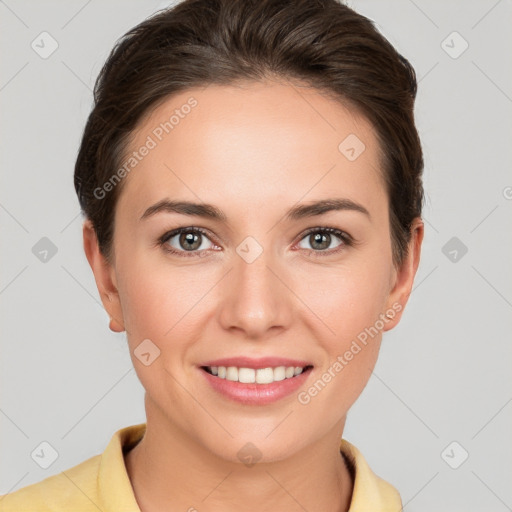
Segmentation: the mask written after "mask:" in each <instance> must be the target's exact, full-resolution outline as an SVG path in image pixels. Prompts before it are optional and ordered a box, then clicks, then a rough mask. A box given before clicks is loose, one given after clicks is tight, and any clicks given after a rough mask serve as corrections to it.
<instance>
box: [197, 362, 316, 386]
mask: <svg viewBox="0 0 512 512" xmlns="http://www.w3.org/2000/svg"><path fill="white" fill-rule="evenodd" d="M200 368H201V370H203V371H205V372H206V373H209V374H210V375H212V376H214V377H217V378H219V379H224V380H227V381H231V382H240V383H243V384H260V385H264V384H272V383H274V382H279V381H283V380H290V379H294V378H296V377H297V376H299V375H302V374H304V373H307V372H310V371H311V370H312V368H313V365H306V366H274V367H272V366H269V367H266V368H257V369H256V368H245V367H237V366H201V367H200Z"/></svg>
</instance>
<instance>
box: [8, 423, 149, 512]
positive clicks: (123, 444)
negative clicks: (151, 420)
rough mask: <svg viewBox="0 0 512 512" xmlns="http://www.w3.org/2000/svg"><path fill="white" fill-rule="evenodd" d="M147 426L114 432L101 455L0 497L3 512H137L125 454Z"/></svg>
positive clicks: (133, 426) (141, 424)
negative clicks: (101, 511) (102, 511)
mask: <svg viewBox="0 0 512 512" xmlns="http://www.w3.org/2000/svg"><path fill="white" fill-rule="evenodd" d="M145 428H146V424H145V423H140V424H138V425H131V426H128V427H124V428H122V429H120V430H118V431H117V432H115V433H114V435H113V436H112V438H111V439H110V442H109V443H108V445H107V447H106V449H105V450H104V452H103V453H101V454H99V455H94V456H93V457H90V458H89V459H87V460H85V461H83V462H82V463H80V464H78V465H76V466H73V467H72V468H69V469H66V470H65V471H62V472H61V473H58V474H57V475H53V476H50V477H48V478H46V479H44V480H42V481H40V482H37V483H35V484H31V485H27V486H26V487H23V488H21V489H18V490H17V491H14V492H12V493H8V494H5V495H0V510H1V511H2V512H25V511H27V512H28V511H34V512H35V511H37V512H70V511H72V512H98V510H105V511H110V510H112V511H114V510H116V511H117V510H119V511H121V510H122V511H123V512H140V510H139V508H138V506H137V502H136V500H135V496H134V494H133V489H132V487H131V483H130V480H129V477H128V474H127V471H126V466H125V462H124V453H125V452H126V451H127V450H130V449H131V448H132V447H133V446H134V445H135V444H136V443H137V442H139V441H140V439H141V438H142V437H143V436H144V433H145Z"/></svg>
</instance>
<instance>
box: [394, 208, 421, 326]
mask: <svg viewBox="0 0 512 512" xmlns="http://www.w3.org/2000/svg"><path fill="white" fill-rule="evenodd" d="M423 235H424V224H423V221H422V220H421V218H419V217H418V218H416V219H414V221H413V223H412V226H411V239H410V241H409V247H408V252H407V255H406V257H405V259H404V261H403V263H402V265H401V267H400V268H399V269H397V270H396V279H395V282H394V285H393V289H392V290H391V291H390V294H389V297H388V300H387V304H386V306H387V308H388V309H387V311H391V310H393V312H396V314H394V316H393V319H392V320H391V321H390V322H388V323H387V324H386V327H385V328H384V331H388V330H390V329H392V328H393V327H395V326H396V325H397V324H398V322H400V318H401V317H402V313H403V310H404V308H405V305H406V304H407V301H408V300H409V297H410V295H411V292H412V287H413V284H414V277H415V276H416V271H417V270H418V266H419V263H420V255H421V244H422V242H423Z"/></svg>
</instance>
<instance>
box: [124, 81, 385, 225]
mask: <svg viewBox="0 0 512 512" xmlns="http://www.w3.org/2000/svg"><path fill="white" fill-rule="evenodd" d="M129 160H130V161H131V164H133V165H132V166H130V165H126V163H127V162H128V161H129ZM123 164H124V165H125V168H126V170H127V172H126V173H125V177H124V178H123V179H124V180H125V183H124V184H123V192H122V194H121V196H120V199H119V203H118V207H117V210H121V209H123V210H126V211H127V212H129V214H130V215H133V216H138V217H140V215H142V213H143V211H144V210H145V208H147V207H148V206H149V205H150V204H153V203H155V202H157V201H158V200H161V199H163V198H166V197H168V198H175V197H179V198H181V199H190V200H194V201H197V200H198V199H199V200H203V201H205V202H209V203H217V204H219V205H225V207H226V209H227V208H228V205H229V204H232V205H233V206H235V207H236V206H240V207H244V209H247V208H248V207H255V208H261V207H267V208H268V206H269V205H270V204H272V202H275V201H278V202H281V203H284V204H293V203H296V202H297V201H299V200H300V199H301V198H303V199H304V200H314V199H317V198H321V197H324V196H333V194H335V195H336V194H337V195H342V196H345V197H348V198H350V199H353V200H357V201H359V202H365V203H367V204H368V205H370V207H371V204H372V203H374V204H375V205H378V201H379V200H380V201H381V202H382V201H384V203H385V201H386V198H385V197H383V195H384V184H383V180H382V178H381V171H380V163H379V147H378V143H377V139H376V137H375V134H374V131H373V127H372V126H371V124H370V123H369V122H368V121H367V120H366V119H365V118H364V117H363V116H361V115H359V114H358V113H357V112H356V111H355V110H354V109H351V108H348V107H347V106H346V105H344V104H342V103H341V102H339V101H336V100H334V99H332V98H330V97H327V96H326V95H323V94H322V93H320V92H319V91H317V90H316V89H311V88H307V87H299V86H297V85H291V84H285V83H246V84H243V85H230V86H219V85H209V86H207V87H205V88H193V89H189V90H186V91H182V92H180V93H178V94H176V95H173V96H172V97H169V98H168V99H166V100H165V101H163V102H161V103H160V104H159V105H158V106H157V107H156V108H155V109H153V110H152V111H151V112H150V113H149V114H148V115H146V117H145V118H144V119H143V120H142V121H141V123H139V127H138V128H137V130H136V131H135V132H134V134H133V138H132V141H131V143H130V145H129V151H128V152H127V154H126V155H125V158H124V160H123V162H122V164H121V165H123Z"/></svg>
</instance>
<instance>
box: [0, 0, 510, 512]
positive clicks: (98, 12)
mask: <svg viewBox="0 0 512 512" xmlns="http://www.w3.org/2000/svg"><path fill="white" fill-rule="evenodd" d="M165 5H166V3H162V2H157V1H153V2H152V1H144V2H143V1H139V2H134V1H130V2H126V1H124V2H120V1H116V2H114V1H112V0H110V1H103V2H100V1H98V0H96V1H90V0H89V1H83V0H80V1H68V2H49V1H47V2H28V1H21V0H6V1H5V2H4V1H0V37H1V67H0V71H1V76H0V105H1V111H2V123H1V125H0V130H1V141H2V151H1V155H0V169H1V171H2V172H1V180H2V184H1V189H0V225H1V229H2V251H1V254H0V258H1V267H0V268H1V275H0V308H1V309H0V311H1V326H2V328H1V336H2V338H1V356H2V357H1V363H0V364H1V367H0V381H1V393H2V394H1V403H0V405H1V408H0V426H1V429H2V432H1V434H2V435H1V440H2V444H1V449H0V461H1V470H0V493H7V492H10V491H13V490H16V489H18V488H20V487H24V486H26V485H28V484H30V483H33V482H37V481H40V480H42V479H43V478H46V477H48V476H50V475H53V474H56V473H58V472H60V471H62V470H65V469H67V468H69V467H71V466H73V465H75V464H78V463H80V462H82V461H83V460H85V459H86V458H89V457H91V456H93V455H95V454H97V453H101V452H102V451H103V450H104V448H105V446H106V444H107V443H108V441H109V440H110V438H111V436H112V434H113V433H114V432H115V431H116V430H117V429H119V428H121V427H124V426H127V425H131V424H135V423H139V422H143V421H145V415H144V409H143V388H142V386H141V385H140V383H139V381H138V379H137V377H136V374H135V372H134V370H133V368H132V363H131V360H130V357H129V354H128V350H127V348H126V340H125V334H124V333H122V334H115V333H112V332H111V331H110V330H109V329H108V317H107V314H106V313H105V312H104V310H103V308H102V306H101V303H100V301H99V296H98V293H97V289H96V286H95V282H94V279H93V274H92V272H91V270H90V267H89V265H88V263H87V260H86V258H85V255H84V253H83V248H82V238H81V224H82V222H81V221H82V219H81V216H80V213H79V206H78V201H77V198H76V195H75V191H74V188H73V166H74V159H75V156H76V152H77V149H78V144H79V140H80V136H81V133H82V130H83V126H84V123H85V119H86V116H87V115H88V113H89V110H90V107H91V99H92V94H91V89H92V86H93V83H94V80H95V78H96V76H97V74H98V72H99V70H100V67H101V65H102V63H103V62H104V60H105V58H106V56H107V53H108V52H109V51H110V49H111V48H112V46H113V44H114V42H115V41H116V39H117V38H119V37H120V36H121V35H122V34H123V33H124V32H126V31H127V30H128V29H129V28H131V27H132V26H134V25H136V24H137V23H139V22H140V21H141V20H142V19H143V18H145V17H146V16H148V15H150V14H151V13H152V12H153V11H155V10H156V9H158V8H161V7H164V6H165ZM349 5H351V6H353V7H354V8H355V9H356V10H357V11H358V12H360V13H361V14H364V15H366V16H368V17H370V18H371V19H373V20H374V21H375V22H376V24H377V27H378V28H379V29H380V30H381V31H382V32H383V33H384V35H385V36H386V37H388V39H389V40H390V41H391V42H392V43H393V44H394V45H395V46H396V47H397V49H398V50H399V51H400V52H401V53H403V54H404V55H405V56H406V57H407V58H408V59H409V60H410V61H411V63H412V64H413V66H414V67H415V69H416V72H417V75H418V79H419V93H418V99H417V105H416V118H417V125H418V129H419V132H420V136H421V138H422V143H423V148H424V152H425V175H424V183H425V189H426V194H427V204H426V207H425V211H424V220H425V224H426V235H425V241H424V245H423V253H422V260H421V265H420V268H419V271H418V275H417V278H416V284H415V288H414V291H413V293H412V295H411V298H410V301H409V304H408V306H407V308H406V313H405V315H404V318H403V319H402V322H401V324H400V325H399V326H398V327H397V328H396V329H395V330H394V331H392V332H390V333H387V334H385V335H384V341H383V345H382V349H381V355H380V359H379V361H378V364H377V366H376V368H375V372H374V373H373V375H372V377H371V379H370V381H369V383H368V386H367V387H366V389H365V390H364V392H363V394H362V395H361V397H360V398H359V400H358V401H357V403H356V404H355V405H354V407H353V408H352V409H351V411H350V413H349V417H348V421H347V426H346V430H345V433H344V437H345V438H347V439H348V440H349V441H351V442H352V443H354V444H355V445H356V446H357V447H358V448H359V449H360V450H361V451H362V452H363V455H364V456H365V457H366V458H367V460H368V462H369V464H370V467H371V468H372V469H373V470H374V471H375V472H376V473H377V474H379V475H380V476H381V477H383V478H384V479H386V480H388V481H389V482H391V483H392V484H393V485H395V486H396V487H397V488H398V490H399V491H400V493H401V496H402V500H403V503H404V505H405V507H404V509H405V510H406V511H408V512H410V511H418V512H422V511H432V510H436V511H444V510H446V511H448V510H449V511H451V512H454V511H463V510H464V511H468V510H470V511H489V510H493V511H501V510H504V511H505V510H512V508H511V507H512V486H511V485H510V483H511V482H512V435H511V432H512V429H511V426H512V404H511V401H512V386H511V382H512V372H511V360H512V357H511V356H512V344H511V336H510V327H511V317H512V315H511V313H512V279H511V277H512V267H511V265H510V261H512V254H511V253H512V243H511V237H510V235H511V233H512V215H511V210H512V173H511V172H510V164H511V162H512V149H511V146H512V144H511V140H512V139H511V134H512V133H511V125H512V116H511V112H512V86H511V78H512V61H511V59H510V49H511V47H512V46H511V43H512V31H511V30H510V28H511V21H512V19H511V18H512V16H511V15H512V2H511V1H510V0H508V1H507V0H501V1H496V0H485V1H484V0H481V1H471V2H469V1H467V0H465V1H463V0H458V1H441V0H439V1H431V2H427V1H426V0H422V1H420V0H415V1H412V0H402V1H398V0H395V1H386V2H383V1H382V0H381V1H379V0H373V1H370V0H360V1H353V2H350V4H349ZM43 31H47V32H49V33H50V34H51V36H52V37H53V38H54V39H55V40H56V41H57V43H58V49H57V50H56V51H55V52H54V53H53V54H52V55H51V56H49V57H48V58H47V59H43V58H41V57H40V55H39V54H38V53H36V52H35V51H34V50H33V49H32V47H31V43H32V41H34V40H36V42H37V41H38V40H39V39H37V38H38V36H39V34H40V33H41V32H43ZM454 31H456V32H458V33H459V34H460V36H461V37H459V36H457V35H453V34H452V33H453V32H454ZM443 41H445V42H444V43H443ZM464 41H467V43H468V45H469V47H468V48H467V49H466V51H464V52H463V53H462V54H460V55H458V54H459V53H460V51H461V50H462V49H463V48H464V46H465V43H464ZM47 43H48V41H47ZM45 48H47V49H48V48H49V44H46V45H45ZM454 57H456V58H454ZM43 237H47V238H48V239H49V240H51V242H52V243H53V244H54V245H55V247H56V248H57V252H56V254H54V255H53V256H52V253H51V252H50V253H48V256H47V261H46V262H43V261H40V259H39V258H38V257H36V254H37V250H35V249H34V251H33V247H34V246H36V244H37V243H38V242H39V241H40V239H41V238H43ZM453 237H456V240H452V241H451V242H449V241H450V240H451V239H452V238H453ZM39 243H40V244H44V243H47V242H39ZM447 243H448V245H446V244H447ZM462 244H463V245H462ZM463 246H465V247H467V253H466V254H463ZM38 247H39V246H36V249H37V248H38ZM454 250H455V251H457V252H456V255H457V259H456V260H455V261H453V260H454V257H455V253H454V252H453V251H454ZM34 252H36V254H34ZM507 261H508V262H509V263H508V264H506V262H507ZM43 441H46V442H48V443H50V445H52V446H53V447H54V448H55V450H56V451H57V453H58V457H57V459H56V460H55V461H54V462H53V464H52V465H51V466H50V467H48V468H47V469H43V468H41V467H39V465H38V464H36V462H35V461H34V460H33V459H32V457H31V453H32V452H33V451H34V450H35V449H36V448H38V447H40V443H41V442H43ZM454 441H455V442H456V443H457V444H455V445H451V446H449V445H450V444H451V443H452V442H454ZM447 447H449V448H448V449H447V450H445V449H446V448H447ZM466 452H467V453H468V454H469V457H468V458H467V460H465V461H464V462H463V463H462V464H461V465H459V464H460V463H461V461H462V460H463V458H464V456H465V453H466ZM450 464H451V465H452V466H458V468H457V469H454V468H452V467H450Z"/></svg>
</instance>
